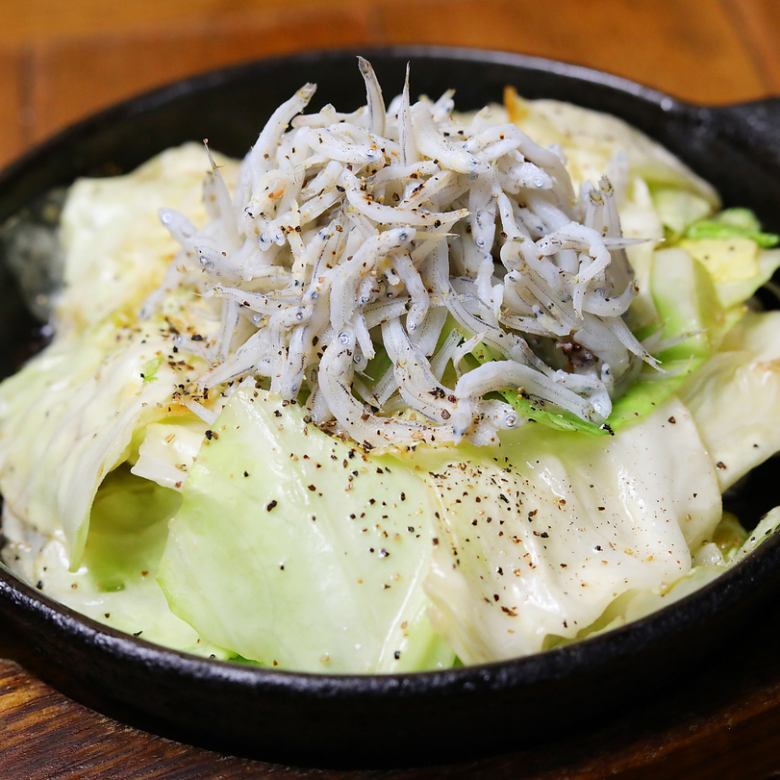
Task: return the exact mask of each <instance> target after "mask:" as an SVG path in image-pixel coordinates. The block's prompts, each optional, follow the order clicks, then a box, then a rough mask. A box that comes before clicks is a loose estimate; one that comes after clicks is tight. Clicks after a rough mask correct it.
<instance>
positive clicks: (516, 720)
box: [0, 48, 780, 764]
mask: <svg viewBox="0 0 780 780" xmlns="http://www.w3.org/2000/svg"><path fill="white" fill-rule="evenodd" d="M364 53H365V52H364ZM354 54H355V53H354V52H349V53H344V52H342V53H334V52H331V53H318V54H309V55H304V56H298V57H291V58H282V59H275V60H268V61H261V62H258V63H254V64H249V65H246V66H242V67H238V68H234V69H230V70H226V71H219V72H215V73H211V74H206V75H204V76H201V77H197V78H195V79H191V80H188V81H183V82H179V83H177V84H175V85H173V86H171V87H168V88H165V89H163V90H160V91H157V92H154V93H150V94H148V95H144V96H142V97H139V98H137V99H135V100H132V101H129V102H127V103H124V104H122V105H120V106H118V107H116V108H114V109H111V110H109V111H107V112H105V113H103V114H101V115H98V116H96V117H94V118H92V119H89V120H87V121H86V122H84V123H82V124H80V125H77V126H75V127H74V128H72V129H70V130H68V131H66V132H65V133H62V134H60V135H59V136H57V137H55V138H54V139H53V140H51V141H50V142H48V143H46V144H44V145H43V146H42V147H40V148H38V149H37V150H34V151H33V152H31V153H30V154H28V155H27V156H25V157H24V158H22V159H21V160H20V161H19V162H17V163H16V164H14V165H13V166H11V167H10V168H9V169H7V170H6V171H5V172H4V173H3V174H2V175H0V221H2V220H4V219H6V218H7V217H9V216H11V215H13V214H15V213H17V212H18V211H19V210H20V209H22V208H23V207H25V206H27V205H29V204H30V203H31V202H33V201H34V200H35V199H36V198H37V197H39V196H41V194H43V193H45V192H46V191H48V190H50V189H51V188H52V187H56V186H60V185H66V184H68V183H70V182H71V181H72V180H73V179H74V178H76V177H78V176H82V175H88V174H89V175H93V174H101V173H104V174H105V173H116V172H117V171H126V170H129V169H131V168H133V167H134V166H135V165H137V164H139V163H141V162H143V161H144V160H146V159H148V158H149V157H150V156H152V155H153V154H155V153H156V152H158V151H160V150H162V149H164V148H166V147H168V146H171V145H174V144H178V143H181V142H183V141H186V140H200V139H202V138H208V139H209V141H210V144H211V146H212V147H213V148H215V149H218V150H220V151H223V152H226V153H228V154H232V155H236V156H238V155H243V154H244V153H245V152H246V150H247V148H248V147H249V145H250V144H251V143H252V142H253V140H254V138H255V136H256V134H257V132H258V129H259V128H260V127H261V126H262V124H263V122H264V121H265V119H267V117H268V115H269V114H270V112H271V111H272V110H273V109H274V108H275V107H276V106H277V105H278V104H279V103H281V102H282V101H283V100H285V99H286V98H287V97H289V96H290V94H292V92H293V91H294V90H295V89H296V88H297V87H299V86H300V85H301V84H303V83H304V82H306V81H316V82H317V83H318V84H319V90H318V93H317V97H316V101H315V102H316V105H317V106H319V105H322V104H323V103H326V102H332V103H334V104H336V105H337V106H338V107H339V108H340V109H342V108H343V109H351V108H354V107H356V106H358V105H360V104H361V103H362V102H363V92H362V90H363V86H362V80H361V79H360V76H359V74H358V70H357V67H356V63H355V59H354ZM369 56H370V58H371V60H372V62H373V64H374V66H375V68H376V70H377V73H378V75H379V78H380V81H381V83H382V85H383V87H384V90H385V95H386V96H387V97H389V96H390V95H392V94H394V93H395V92H396V91H400V88H401V85H402V80H403V73H404V68H405V64H406V62H407V61H411V64H412V89H413V92H415V93H422V92H425V93H429V94H431V95H438V94H439V93H441V92H442V91H444V89H446V88H448V87H455V88H456V89H457V95H456V104H457V106H458V108H461V109H470V108H476V107H479V106H481V105H483V104H484V103H486V102H489V101H500V99H501V93H502V89H503V87H504V86H505V85H506V84H512V85H514V86H516V87H517V88H518V90H519V91H520V92H521V94H523V95H526V96H528V97H554V98H558V99H562V100H568V101H572V102H575V103H579V104H581V105H585V106H588V107H591V108H596V109H599V110H604V111H608V112H611V113H614V114H616V115H618V116H621V117H623V118H625V119H627V120H628V121H629V122H631V123H632V124H634V125H636V126H638V127H640V128H641V129H643V130H645V131H646V132H648V133H649V134H650V135H652V136H653V137H655V138H657V139H658V140H660V141H661V142H662V143H664V144H665V145H667V146H668V147H669V148H670V149H672V150H673V151H674V152H676V153H677V154H679V155H680V156H681V157H682V158H683V159H684V160H686V161H687V162H688V163H689V164H690V165H691V166H692V167H693V168H694V169H695V170H697V171H698V172H699V173H700V174H701V175H703V176H704V177H705V178H707V179H709V180H710V181H712V182H713V184H715V186H716V187H717V188H718V189H719V190H720V192H721V193H722V195H723V197H724V201H725V202H726V203H727V204H734V205H736V204H739V205H745V206H748V207H750V208H752V209H754V210H755V211H756V212H757V213H758V214H759V216H760V218H761V219H762V220H763V222H764V223H765V225H766V226H767V227H769V228H774V229H775V230H777V229H778V227H780V223H779V222H778V219H779V215H778V209H777V205H778V204H780V145H778V144H777V143H776V138H775V134H776V129H775V128H776V127H777V124H778V120H780V108H779V105H780V104H778V102H776V101H766V102H764V103H754V104H746V105H744V106H733V107H728V108H722V109H711V108H706V107H694V106H690V105H687V104H683V103H680V102H678V101H675V100H673V99H672V98H669V97H666V96H664V95H661V94H659V93H657V92H654V91H652V90H648V89H645V88H643V87H640V86H638V85H635V84H633V83H630V82H627V81H623V80H621V79H618V78H615V77H612V76H608V75H605V74H601V73H597V72H594V71H588V70H585V69H582V68H578V67H574V66H569V65H563V64H560V63H551V62H546V61H542V60H536V59H533V58H525V57H521V56H517V55H508V54H498V53H490V52H475V51H458V50H444V49H438V50H436V49H428V48H425V49H424V48H411V49H404V50H383V51H377V52H373V53H369ZM0 296H2V298H1V300H2V306H0V370H2V372H3V373H8V372H9V371H11V370H12V369H13V368H14V367H15V366H18V364H19V361H20V360H21V359H22V358H23V357H24V356H25V347H20V345H29V344H30V339H31V337H32V336H33V335H34V334H35V328H36V327H37V326H36V325H35V322H34V320H33V319H32V318H31V317H30V315H29V314H28V313H27V311H26V309H25V307H24V305H23V303H22V300H21V297H20V295H19V292H18V290H17V288H16V285H15V283H14V282H13V280H12V279H11V277H10V275H9V273H8V271H7V269H6V267H5V265H4V264H2V263H0ZM775 471H776V466H775V464H773V463H769V464H767V465H766V466H764V467H763V468H762V469H760V470H757V472H756V473H755V475H754V476H753V477H752V479H751V480H750V481H749V482H748V483H746V485H747V487H745V488H744V489H743V491H742V492H741V493H740V494H739V495H737V496H735V498H734V500H735V501H739V502H740V507H741V509H742V511H743V512H744V513H746V514H745V516H746V517H747V518H748V519H750V518H751V517H752V519H753V520H755V519H757V517H758V515H759V513H760V511H762V510H765V509H766V508H768V507H769V506H771V505H772V504H773V503H775V502H774V500H773V499H772V492H773V482H774V473H775ZM779 589H780V544H779V543H778V540H777V539H772V540H770V541H769V542H768V543H766V544H765V545H763V547H762V548H761V549H760V550H759V551H758V552H757V553H756V554H754V555H753V556H751V558H750V560H748V561H747V562H746V563H745V564H743V565H740V566H738V567H736V568H735V569H734V570H732V571H731V572H729V573H728V574H726V575H725V576H724V577H722V578H721V579H720V580H719V581H718V582H717V583H716V584H714V585H712V586H709V587H707V588H704V589H702V590H701V591H700V592H698V593H696V594H694V595H693V596H690V597H688V598H686V599H685V600H683V601H681V602H680V603H678V604H677V605H674V606H672V607H670V608H667V609H665V610H663V611H661V612H660V613H657V614H656V615H653V616H651V617H649V618H646V619H644V620H642V621H639V622H637V623H635V624H633V625H631V626H629V627H626V628H623V629H620V630H618V631H614V632H611V633H609V634H607V635H604V636H601V637H597V638H594V639H591V640H588V641H586V642H583V643H581V644H579V645H575V646H572V647H567V648H562V649H559V650H556V651H553V652H550V653H546V654H544V655H539V656H534V657H530V658H526V659H521V660H516V661H509V662H505V663H498V664H490V665H486V666H481V667H472V668H466V669H456V670H451V671H447V672H440V673H426V674H416V675H399V676H386V677H352V676H343V677H328V676H313V675H302V674H292V673H284V672H278V671H269V670H261V669H254V668H247V667H241V666H238V665H234V664H226V663H220V662H209V661H204V660H200V659H196V658H193V657H189V656H185V655H182V654H179V653H175V652H172V651H167V650H163V649H160V648H156V647H154V646H152V645H150V644H148V643H146V642H143V641H141V640H137V639H133V638H131V637H127V636H125V635H122V634H119V633H117V632H114V631H112V630H110V629H107V628H105V627H102V626H99V625H98V624H95V623H92V622H91V621H89V620H86V619H84V618H80V617H79V616H78V615H76V614H75V613H72V612H71V611H69V610H67V609H65V608H63V607H60V606H58V605H56V604H54V603H53V602H51V601H50V600H48V599H47V598H46V597H44V596H42V595H41V594H39V593H37V592H36V591H35V590H34V589H31V588H29V587H27V586H25V585H24V584H22V583H20V582H19V581H18V580H16V578H15V577H13V576H12V575H10V574H9V573H7V572H5V571H4V570H2V569H1V568H0V612H2V613H3V614H4V615H5V617H6V618H7V620H8V621H10V622H11V623H12V624H13V625H15V626H16V627H17V629H18V630H19V631H20V632H21V633H22V634H23V635H24V636H25V639H26V640H27V643H28V644H29V645H30V646H31V647H32V648H34V650H35V654H34V655H33V656H32V657H31V659H30V663H31V664H32V665H33V666H35V668H36V671H38V672H39V673H40V674H42V675H43V676H44V677H45V678H46V679H50V680H53V681H54V682H55V683H56V684H58V685H59V686H60V687H62V688H63V689H64V690H66V691H67V692H68V693H70V694H71V695H73V696H74V697H76V698H78V699H80V700H82V701H85V702H87V703H89V704H91V705H93V706H95V707H97V708H99V709H101V710H103V711H106V712H109V713H111V714H114V715H117V716H118V717H120V718H124V719H125V720H128V721H130V722H133V723H136V724H139V725H142V726H145V727H147V728H150V729H152V730H157V731H160V732H162V733H166V734H172V735H175V736H179V737H181V738H184V739H188V740H191V741H196V742H199V743H203V744H208V745H212V746H217V747H223V748H227V749H230V750H235V751H238V752H241V753H246V754H252V755H261V756H263V757H266V758H268V757H280V756H281V757H285V758H290V757H292V758H293V759H295V760H297V761H329V762H330V763H339V764H343V763H347V762H349V763H363V764H387V763H399V762H401V763H409V762H412V761H415V760H420V759H425V760H434V759H437V758H438V759H441V758H443V757H448V758H452V757H453V756H455V755H460V754H463V753H464V752H474V751H478V750H482V749H485V748H487V747H492V748H496V747H500V748H503V749H510V748H512V747H517V746H519V745H521V744H525V743H528V742H529V741H534V740H540V739H549V738H557V737H559V736H560V735H561V734H563V733H565V731H566V730H567V729H572V728H574V727H575V726H577V724H581V723H583V722H589V723H591V722H593V721H594V719H598V718H600V717H604V716H605V713H608V712H609V711H612V712H614V711H615V710H616V709H618V708H622V710H623V711H624V712H629V711H635V710H636V708H637V707H638V706H641V704H640V703H639V702H640V698H641V695H643V691H644V692H656V691H657V690H660V689H662V686H664V685H666V684H668V683H669V682H670V681H671V680H672V679H673V677H674V675H675V674H682V673H684V672H689V671H690V669H691V664H692V663H694V662H696V664H697V665H698V666H700V667H701V668H705V667H704V666H703V665H702V663H703V662H702V659H703V657H704V656H705V654H706V655H707V656H708V657H709V658H710V659H712V658H713V657H714V656H715V655H717V653H718V652H725V651H718V650H713V648H718V647H723V646H724V643H723V642H722V641H721V640H722V639H723V638H724V637H727V636H728V635H729V634H731V633H733V632H734V631H735V630H736V628H737V627H738V626H739V625H741V624H743V622H744V621H745V620H747V619H748V618H749V617H750V616H751V615H752V614H754V612H755V611H756V610H758V609H760V608H762V606H764V605H765V604H766V603H767V601H768V600H769V599H770V598H771V597H773V596H776V595H777V593H778V591H779Z"/></svg>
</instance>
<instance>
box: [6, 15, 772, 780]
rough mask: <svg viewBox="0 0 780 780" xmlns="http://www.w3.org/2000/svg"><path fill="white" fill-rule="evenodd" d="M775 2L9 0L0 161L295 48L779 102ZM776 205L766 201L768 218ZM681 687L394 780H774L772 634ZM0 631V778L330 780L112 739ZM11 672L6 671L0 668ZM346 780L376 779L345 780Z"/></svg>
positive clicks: (125, 735) (98, 719) (140, 736)
mask: <svg viewBox="0 0 780 780" xmlns="http://www.w3.org/2000/svg"><path fill="white" fill-rule="evenodd" d="M778 40H780V0H720V1H718V0H685V1H684V2H683V1H680V2H676V1H675V0H633V1H632V2H629V1H628V0H589V1H588V2H585V1H584V0H546V2H539V0H479V1H477V0H416V1H415V0H408V1H405V0H371V1H370V2H368V1H363V0H255V2H252V1H251V0H135V2H133V1H132V0H131V1H130V2H118V3H111V2H106V0H67V1H64V0H21V2H12V1H11V0H5V2H3V3H0V126H2V132H0V161H2V162H6V161H8V160H10V159H12V158H13V157H14V156H15V155H17V154H19V153H20V152H21V151H23V150H24V149H25V147H27V146H28V145H29V144H32V143H34V142H36V141H38V140H40V139H42V138H44V137H45V136H47V135H48V134H49V133H51V132H52V131H54V130H56V129H58V128H60V127H62V126H63V125H66V124H67V123H69V122H71V121H72V120H74V119H76V118H78V117H80V116H82V115H83V114H85V113H87V112H90V111H92V110H94V109H97V108H100V107H102V106H104V105H106V104H108V103H111V102H112V101H114V100H117V99H119V98H122V97H125V96H128V95H130V94H133V93H135V92H138V91H139V90H143V89H146V88H148V87H152V86H155V85H157V84H161V83H164V82H166V81H169V80H171V79H174V78H177V77H180V76H185V75H188V74H191V73H195V72H198V71H202V70H206V69H208V68H211V67H215V66H219V65H225V64H229V63H233V62H238V61H242V60H247V59H251V58H255V57H262V56H265V55H269V54H279V53H283V52H290V51H295V50H300V49H308V48H312V47H318V48H322V47H337V46H359V45H381V44H388V43H438V44H456V45H466V46H481V47H486V48H497V49H507V50H514V51H521V52H526V53H529V54H536V55H541V56H546V57H552V58H557V59H564V60H570V61H575V62H578V63H581V64H585V65H590V66H593V67H596V68H602V69H604V70H609V71H613V72H615V73H618V74H620V75H624V76H628V77H630V78H633V79H636V80H638V81H641V82H644V83H646V84H649V85H651V86H655V87H658V88H660V89H663V90H665V91H667V92H670V93H672V94H674V95H678V96H680V97H683V98H687V99H689V100H692V101H698V102H702V103H727V102H733V101H740V100H749V99H754V98H759V97H763V96H767V95H771V94H779V93H780V46H778ZM778 207H780V204H778ZM735 652H737V657H738V658H739V663H737V662H735V663H734V666H733V667H732V668H729V669H723V670H720V671H718V670H711V669H708V670H707V673H706V674H705V675H702V677H700V678H699V679H694V680H692V681H690V684H689V686H688V687H686V688H685V689H684V690H682V691H678V692H676V693H674V692H673V693H672V694H670V695H668V696H665V697H664V699H663V700H662V701H659V702H657V703H656V704H654V705H653V706H651V707H649V708H648V709H646V710H644V711H643V713H642V716H641V718H640V717H639V716H632V717H631V718H628V719H623V720H622V721H621V722H618V723H612V724H607V725H605V726H603V727H601V728H600V729H598V730H595V731H592V732H588V733H583V734H580V735H577V736H576V737H573V738H571V739H568V740H567V741H566V742H565V743H560V742H559V743H555V744H550V745H547V746H544V747H541V748H536V749H533V750H521V751H518V752H515V753H510V754H506V755H501V756H489V757H485V758H483V759H480V760H478V761H474V762H468V763H462V764H458V765H453V766H446V767H445V766H442V767H436V768H430V767H429V768H424V769H416V770H415V769H410V770H407V771H405V772H403V773H402V774H403V775H404V776H405V777H429V776H432V775H434V774H436V775H447V776H452V777H475V776H483V777H507V778H509V777H512V778H515V777H544V778H553V777H573V778H598V777H604V776H606V775H614V776H620V777H665V776H682V775H683V774H684V775H685V776H686V777H687V778H689V780H692V779H693V778H704V777H713V778H715V777H718V778H720V777H769V776H777V775H778V774H780V630H778V629H777V628H775V627H774V626H767V627H766V628H764V629H763V630H762V632H760V633H758V634H757V635H756V636H754V637H751V642H750V645H749V646H743V647H740V648H738V649H735ZM28 654H29V648H26V647H25V645H24V640H23V638H20V637H14V636H10V635H9V630H8V628H7V627H4V626H3V625H0V659H2V658H6V659H8V660H0V777H3V778H6V777H8V778H54V777H57V778H60V777H62V778H66V777H67V778H82V777H101V778H109V777H117V778H129V777H133V778H135V777H137V778H141V777H144V778H147V777H155V778H163V777H164V778H169V777H171V778H172V777H176V778H196V777H197V778H200V777H225V778H233V777H248V776H253V777H257V776H273V777H280V778H301V777H313V776H317V777H331V776H332V777H337V776H338V777H345V776H347V775H349V776H351V775H352V774H353V773H344V772H339V773H320V772H316V771H314V770H311V769H306V768H285V767H280V766H274V765H270V764H262V763H258V762H251V761H246V760H243V759H238V758H232V757H223V756H217V755H215V754H213V753H209V752H207V751H203V750H199V749H195V748H191V747H189V746H186V745H180V744H176V743H173V742H170V741H167V740H163V739H160V738H159V737H155V736H153V735H150V734H146V733H144V732H140V731H136V730H134V729H129V728H127V727H124V726H122V725H120V724H118V723H116V722H113V721H111V720H109V719H107V718H105V717H103V716H101V715H98V714H96V713H94V712H91V711H89V710H87V709H86V708H84V707H82V706H80V705H78V704H75V703H74V702H72V701H70V700H69V699H67V698H66V697H64V696H62V695H61V694H59V693H58V692H56V691H54V690H52V689H51V688H49V687H48V686H46V685H45V684H44V683H42V682H40V681H39V680H38V679H36V678H35V677H34V676H32V675H31V674H30V673H28V672H26V671H25V669H24V662H25V658H26V657H27V656H28ZM12 659H13V660H12ZM354 774H356V776H359V777H361V778H363V777H376V778H379V777H382V778H386V777H389V776H391V773H388V772H381V773H380V772H365V773H354Z"/></svg>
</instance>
